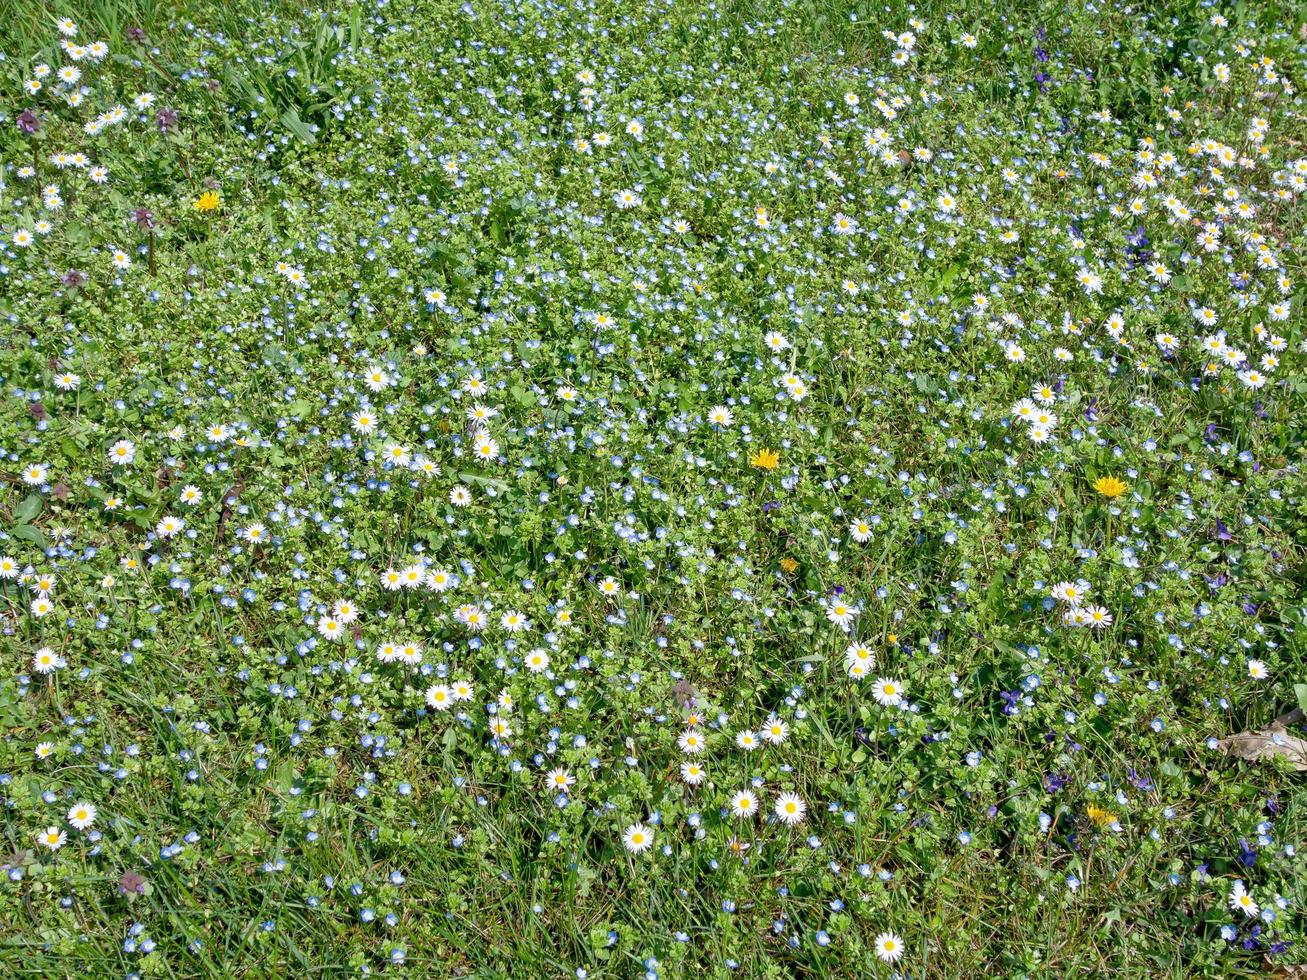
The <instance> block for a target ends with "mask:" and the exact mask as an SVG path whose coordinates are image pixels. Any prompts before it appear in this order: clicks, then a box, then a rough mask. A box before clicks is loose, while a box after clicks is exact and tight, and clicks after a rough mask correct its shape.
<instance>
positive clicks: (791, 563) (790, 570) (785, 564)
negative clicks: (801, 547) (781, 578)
mask: <svg viewBox="0 0 1307 980" xmlns="http://www.w3.org/2000/svg"><path fill="white" fill-rule="evenodd" d="M798 567H799V563H798V562H797V561H795V560H794V559H793V558H789V557H786V558H782V559H781V571H782V572H784V573H785V574H786V575H793V574H794V572H795V570H796V569H798Z"/></svg>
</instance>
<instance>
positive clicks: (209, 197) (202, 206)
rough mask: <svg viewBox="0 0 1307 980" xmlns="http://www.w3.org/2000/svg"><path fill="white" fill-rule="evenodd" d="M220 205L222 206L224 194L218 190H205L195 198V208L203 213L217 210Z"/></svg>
mask: <svg viewBox="0 0 1307 980" xmlns="http://www.w3.org/2000/svg"><path fill="white" fill-rule="evenodd" d="M220 207H222V195H221V194H219V193H218V192H217V191H205V192H204V193H203V194H201V195H200V196H199V197H197V198H196V199H195V210H196V211H199V212H201V213H203V214H207V213H208V212H209V211H217V210H218V208H220Z"/></svg>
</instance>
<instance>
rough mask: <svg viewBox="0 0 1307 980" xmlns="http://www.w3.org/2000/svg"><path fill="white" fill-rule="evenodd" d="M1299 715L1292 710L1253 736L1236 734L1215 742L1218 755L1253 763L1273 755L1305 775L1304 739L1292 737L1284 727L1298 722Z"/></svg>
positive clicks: (1306, 744) (1306, 765)
mask: <svg viewBox="0 0 1307 980" xmlns="http://www.w3.org/2000/svg"><path fill="white" fill-rule="evenodd" d="M1302 717H1303V714H1302V711H1300V710H1294V711H1291V712H1289V713H1288V714H1287V715H1284V716H1283V717H1280V718H1276V719H1275V721H1274V722H1272V723H1271V724H1270V725H1268V726H1267V727H1266V728H1261V729H1258V730H1257V731H1255V732H1240V733H1239V734H1238V735H1231V736H1230V737H1229V738H1223V739H1221V740H1220V741H1219V742H1217V743H1216V744H1217V746H1218V747H1219V748H1220V749H1221V751H1222V752H1225V753H1227V754H1228V755H1232V756H1234V757H1235V758H1236V759H1247V760H1248V761H1249V762H1257V761H1259V760H1261V759H1266V758H1269V757H1271V756H1275V755H1282V756H1284V757H1285V758H1287V759H1288V760H1289V762H1290V763H1292V765H1293V767H1294V768H1295V769H1297V770H1298V771H1299V772H1307V739H1302V738H1299V737H1298V736H1297V735H1292V734H1290V733H1289V730H1288V728H1287V727H1286V726H1288V725H1290V724H1293V723H1295V722H1300V721H1302Z"/></svg>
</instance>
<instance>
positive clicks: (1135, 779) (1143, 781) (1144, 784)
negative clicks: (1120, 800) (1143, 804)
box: [1130, 766, 1153, 791]
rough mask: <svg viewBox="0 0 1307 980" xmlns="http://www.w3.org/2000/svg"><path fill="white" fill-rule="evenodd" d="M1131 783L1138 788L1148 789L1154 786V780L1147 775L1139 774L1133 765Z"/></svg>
mask: <svg viewBox="0 0 1307 980" xmlns="http://www.w3.org/2000/svg"><path fill="white" fill-rule="evenodd" d="M1130 784H1131V785H1132V786H1134V788H1135V789H1137V790H1143V791H1147V790H1150V789H1152V788H1153V781H1152V780H1151V779H1149V778H1148V777H1147V776H1141V775H1139V773H1138V772H1136V771H1135V768H1134V767H1133V766H1131V767H1130Z"/></svg>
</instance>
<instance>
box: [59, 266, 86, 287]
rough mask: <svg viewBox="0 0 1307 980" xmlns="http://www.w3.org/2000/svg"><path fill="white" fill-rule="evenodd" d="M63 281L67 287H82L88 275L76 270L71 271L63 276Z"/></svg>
mask: <svg viewBox="0 0 1307 980" xmlns="http://www.w3.org/2000/svg"><path fill="white" fill-rule="evenodd" d="M61 281H62V282H63V284H64V285H65V286H81V285H84V284H85V283H86V273H85V272H79V271H78V270H76V269H69V270H68V271H67V272H65V273H64V274H63V278H62V279H61Z"/></svg>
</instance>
